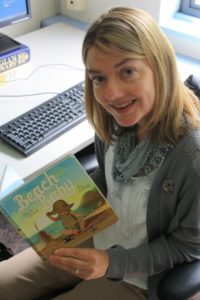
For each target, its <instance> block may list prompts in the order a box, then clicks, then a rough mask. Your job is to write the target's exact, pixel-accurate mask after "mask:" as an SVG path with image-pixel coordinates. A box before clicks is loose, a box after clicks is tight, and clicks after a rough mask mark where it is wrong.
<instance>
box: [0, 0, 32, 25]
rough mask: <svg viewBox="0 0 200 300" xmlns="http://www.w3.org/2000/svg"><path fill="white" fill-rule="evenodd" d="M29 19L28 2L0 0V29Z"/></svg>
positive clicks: (27, 0) (23, 0) (24, 0)
mask: <svg viewBox="0 0 200 300" xmlns="http://www.w3.org/2000/svg"><path fill="white" fill-rule="evenodd" d="M30 18H31V10H30V0H0V27H5V26H8V25H11V24H16V23H18V22H21V21H25V20H27V19H30Z"/></svg>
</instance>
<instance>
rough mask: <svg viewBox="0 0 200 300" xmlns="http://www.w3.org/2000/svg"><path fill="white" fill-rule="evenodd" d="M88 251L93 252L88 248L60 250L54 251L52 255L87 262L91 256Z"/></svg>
mask: <svg viewBox="0 0 200 300" xmlns="http://www.w3.org/2000/svg"><path fill="white" fill-rule="evenodd" d="M90 250H92V252H93V251H94V249H90V248H60V249H57V250H55V251H54V255H58V256H65V257H74V258H80V259H82V260H88V257H89V255H91V251H90Z"/></svg>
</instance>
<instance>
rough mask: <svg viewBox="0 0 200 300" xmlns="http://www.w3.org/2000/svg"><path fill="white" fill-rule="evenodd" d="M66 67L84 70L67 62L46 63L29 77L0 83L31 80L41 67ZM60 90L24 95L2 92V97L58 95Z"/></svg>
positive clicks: (0, 81)
mask: <svg viewBox="0 0 200 300" xmlns="http://www.w3.org/2000/svg"><path fill="white" fill-rule="evenodd" d="M52 66H54V67H59V66H60V67H66V68H68V69H73V70H75V71H84V70H83V69H81V68H78V67H73V66H70V65H67V64H46V65H41V66H39V67H37V68H36V69H35V70H33V71H32V72H31V74H29V75H28V76H27V77H25V78H18V79H13V80H9V81H6V80H0V83H11V82H15V81H24V80H29V79H30V78H31V77H32V76H33V75H34V74H35V73H36V72H38V71H39V70H40V69H42V68H46V67H52ZM59 93H60V92H41V93H33V94H23V95H8V94H7V95H1V94H0V97H1V98H2V97H4V98H5V97H7V98H10V97H29V96H39V95H46V94H53V95H58V94H59Z"/></svg>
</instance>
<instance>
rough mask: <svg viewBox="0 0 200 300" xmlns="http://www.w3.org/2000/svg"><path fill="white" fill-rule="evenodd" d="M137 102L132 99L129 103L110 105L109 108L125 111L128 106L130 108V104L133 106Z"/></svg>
mask: <svg viewBox="0 0 200 300" xmlns="http://www.w3.org/2000/svg"><path fill="white" fill-rule="evenodd" d="M136 101H137V99H133V100H131V101H129V102H128V103H123V104H112V105H111V106H112V107H113V108H115V109H120V110H121V109H122V110H123V109H125V108H127V107H129V106H131V105H132V104H134V103H135V102H136Z"/></svg>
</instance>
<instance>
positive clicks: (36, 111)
mask: <svg viewBox="0 0 200 300" xmlns="http://www.w3.org/2000/svg"><path fill="white" fill-rule="evenodd" d="M83 94H84V83H83V82H80V83H78V84H76V85H75V86H73V87H71V88H69V89H67V90H66V91H64V92H62V93H60V94H58V95H57V96H55V97H53V98H51V99H49V100H47V101H45V102H44V103H42V104H40V105H38V106H36V107H34V108H33V109H31V110H29V111H27V112H26V113H24V114H22V115H20V116H18V117H17V118H15V119H13V120H11V121H9V122H8V123H6V124H4V125H2V126H0V137H1V139H3V140H4V141H6V142H7V143H8V144H10V145H11V146H12V147H14V148H15V149H17V150H18V151H20V152H21V153H23V154H24V155H25V156H29V155H30V154H32V153H34V152H35V151H37V150H39V149H40V148H42V147H43V146H45V145H46V144H48V143H49V142H51V141H52V140H54V139H55V138H57V137H58V136H60V135H61V134H63V133H64V132H66V131H68V130H69V129H71V128H72V127H74V126H76V125H77V124H79V123H80V122H82V121H83V120H84V119H85V118H86V114H85V110H84V103H83Z"/></svg>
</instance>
